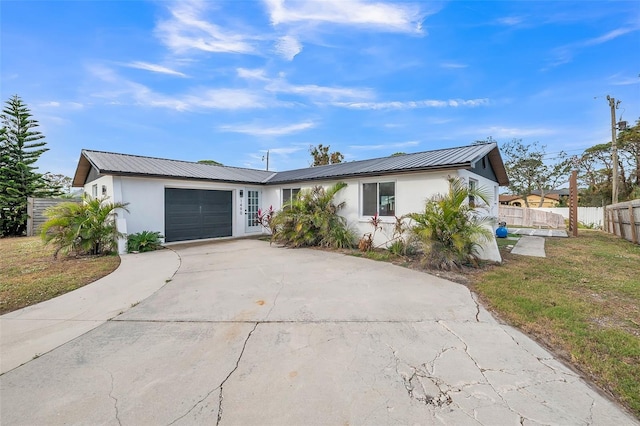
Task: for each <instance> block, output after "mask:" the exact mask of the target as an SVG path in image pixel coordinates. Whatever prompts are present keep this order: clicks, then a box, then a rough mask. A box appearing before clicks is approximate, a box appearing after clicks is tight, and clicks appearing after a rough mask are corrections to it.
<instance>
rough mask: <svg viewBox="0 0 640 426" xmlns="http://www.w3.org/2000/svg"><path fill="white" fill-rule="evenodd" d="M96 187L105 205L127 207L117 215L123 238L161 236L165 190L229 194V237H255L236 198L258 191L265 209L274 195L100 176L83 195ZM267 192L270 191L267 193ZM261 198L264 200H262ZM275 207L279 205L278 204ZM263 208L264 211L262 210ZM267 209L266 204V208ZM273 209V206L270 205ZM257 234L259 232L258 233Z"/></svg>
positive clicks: (238, 187)
mask: <svg viewBox="0 0 640 426" xmlns="http://www.w3.org/2000/svg"><path fill="white" fill-rule="evenodd" d="M96 184H97V185H98V196H100V194H101V193H102V187H103V186H104V187H105V191H106V192H105V195H106V196H107V197H108V198H107V200H108V201H109V202H124V203H129V204H128V206H127V209H128V210H129V211H128V212H126V211H120V212H118V219H117V224H118V230H119V231H120V232H123V233H125V234H135V233H138V232H142V231H158V232H160V233H161V234H164V232H165V222H164V190H165V188H182V189H205V190H206V189H208V190H222V191H233V195H232V196H233V235H232V236H233V237H243V236H247V235H255V231H254V232H247V230H246V228H245V221H246V215H245V206H246V205H245V201H244V200H243V199H241V198H240V191H242V193H243V197H244V196H246V190H247V189H258V190H260V191H261V192H262V201H261V205H262V206H265V204H266V203H267V202H270V201H269V200H270V199H272V198H273V196H271V197H270V198H269V196H267V197H265V195H266V194H265V193H269V194H275V193H277V191H275V190H273V189H272V188H264V187H261V186H259V185H248V186H245V185H241V184H232V183H220V182H205V181H193V180H178V179H156V178H143V177H126V176H102V177H100V178H98V179H96V180H94V181H92V182H89V183H87V184H86V185H85V187H84V190H85V192H87V193H89V194H91V191H92V187H93V185H96ZM269 189H271V191H269ZM265 198H268V199H267V200H265ZM278 205H279V204H278ZM263 208H264V207H263ZM267 208H268V204H267ZM274 208H275V204H274ZM258 232H260V230H259V231H258ZM119 251H120V253H124V251H125V245H124V243H123V242H120V244H119Z"/></svg>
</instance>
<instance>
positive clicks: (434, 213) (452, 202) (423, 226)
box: [409, 178, 493, 270]
mask: <svg viewBox="0 0 640 426" xmlns="http://www.w3.org/2000/svg"><path fill="white" fill-rule="evenodd" d="M490 197H491V196H490V194H488V193H487V191H486V190H485V189H483V188H472V187H469V186H468V185H466V184H465V183H464V181H463V180H462V179H461V178H451V179H449V192H448V194H446V195H441V194H438V195H435V196H433V197H431V198H430V199H429V200H428V201H427V203H426V205H425V209H424V211H423V212H422V213H412V214H410V215H409V217H410V218H411V219H413V221H414V222H415V225H414V226H413V227H412V229H411V231H412V232H413V234H414V235H415V237H416V238H417V240H418V241H419V243H420V244H421V245H422V248H423V251H424V253H425V261H426V264H427V265H428V266H430V267H433V268H436V269H445V270H451V269H454V268H455V269H459V268H461V267H462V266H463V265H465V264H468V263H471V264H472V265H474V266H476V265H477V258H478V256H477V254H478V253H477V250H478V248H479V247H480V243H481V242H482V241H483V240H487V239H489V238H491V236H492V235H493V234H492V232H491V231H490V229H489V228H488V227H487V226H486V225H488V224H489V223H490V222H491V220H492V219H491V218H489V217H488V216H486V215H482V214H480V212H479V211H477V210H476V209H475V208H474V207H472V206H471V205H469V203H468V200H469V199H470V198H475V199H476V200H482V201H484V202H485V203H487V204H488V203H489V201H488V200H489V198H490Z"/></svg>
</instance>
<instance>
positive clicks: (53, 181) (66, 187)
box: [42, 172, 73, 194]
mask: <svg viewBox="0 0 640 426" xmlns="http://www.w3.org/2000/svg"><path fill="white" fill-rule="evenodd" d="M42 177H43V178H44V180H45V181H46V182H47V188H48V189H49V190H51V191H61V192H62V193H63V194H69V193H71V187H72V185H73V179H71V178H70V177H69V176H65V175H63V174H60V173H57V174H54V173H51V172H47V173H45V174H44V175H43V176H42Z"/></svg>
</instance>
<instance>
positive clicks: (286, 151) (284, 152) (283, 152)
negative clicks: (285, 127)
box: [265, 146, 304, 155]
mask: <svg viewBox="0 0 640 426" xmlns="http://www.w3.org/2000/svg"><path fill="white" fill-rule="evenodd" d="M303 149H304V148H302V147H299V146H290V147H286V148H271V149H269V153H271V154H278V155H290V154H295V153H296V152H298V151H302V150H303ZM265 152H266V150H265Z"/></svg>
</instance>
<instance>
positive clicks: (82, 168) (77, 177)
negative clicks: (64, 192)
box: [71, 150, 93, 188]
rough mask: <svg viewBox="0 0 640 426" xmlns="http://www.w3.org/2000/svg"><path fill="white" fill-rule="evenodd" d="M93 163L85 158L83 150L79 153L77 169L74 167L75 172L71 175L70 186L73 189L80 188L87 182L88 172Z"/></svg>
mask: <svg viewBox="0 0 640 426" xmlns="http://www.w3.org/2000/svg"><path fill="white" fill-rule="evenodd" d="M92 166H93V163H91V160H89V158H87V156H86V155H85V152H84V150H82V151H81V152H80V159H79V160H78V167H76V172H75V174H74V175H73V181H72V183H71V186H72V187H74V188H82V187H83V186H84V184H85V182H86V181H87V176H89V172H91V167H92Z"/></svg>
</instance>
